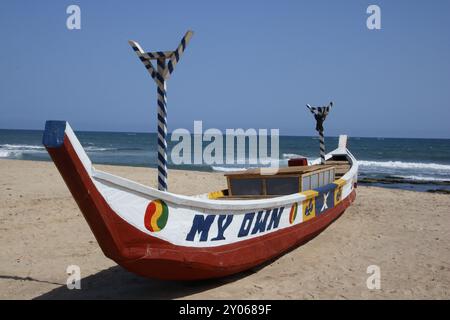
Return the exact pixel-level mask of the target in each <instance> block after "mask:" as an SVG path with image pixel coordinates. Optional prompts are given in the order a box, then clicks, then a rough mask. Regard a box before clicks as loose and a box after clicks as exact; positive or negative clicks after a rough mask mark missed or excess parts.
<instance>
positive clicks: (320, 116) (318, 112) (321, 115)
mask: <svg viewBox="0 0 450 320" xmlns="http://www.w3.org/2000/svg"><path fill="white" fill-rule="evenodd" d="M332 106H333V102H330V104H329V105H328V106H323V107H311V106H310V105H309V104H307V105H306V107H307V108H308V109H309V111H311V113H312V114H313V115H314V118H315V119H316V130H317V131H318V132H319V143H320V163H321V164H325V137H324V135H323V122H324V121H325V119H326V117H327V115H328V113H330V110H331V107H332Z"/></svg>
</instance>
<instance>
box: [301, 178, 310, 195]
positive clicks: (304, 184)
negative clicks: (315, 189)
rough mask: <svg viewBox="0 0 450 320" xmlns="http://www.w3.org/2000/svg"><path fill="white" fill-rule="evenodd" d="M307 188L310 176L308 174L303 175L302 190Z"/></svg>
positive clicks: (308, 187)
mask: <svg viewBox="0 0 450 320" xmlns="http://www.w3.org/2000/svg"><path fill="white" fill-rule="evenodd" d="M309 189H311V177H310V176H306V177H303V183H302V191H306V190H309Z"/></svg>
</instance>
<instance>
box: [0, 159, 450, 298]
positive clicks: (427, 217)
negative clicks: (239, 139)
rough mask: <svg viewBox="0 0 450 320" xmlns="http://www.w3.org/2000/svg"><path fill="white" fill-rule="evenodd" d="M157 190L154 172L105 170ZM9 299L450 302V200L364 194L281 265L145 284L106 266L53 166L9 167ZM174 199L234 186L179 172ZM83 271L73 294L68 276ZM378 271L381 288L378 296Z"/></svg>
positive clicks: (4, 215)
mask: <svg viewBox="0 0 450 320" xmlns="http://www.w3.org/2000/svg"><path fill="white" fill-rule="evenodd" d="M98 167H99V168H101V169H102V170H106V171H109V172H112V173H114V174H119V175H121V176H124V177H127V178H130V179H133V180H136V181H139V182H141V183H145V184H150V185H154V184H155V177H156V175H155V172H154V169H149V168H131V167H119V166H98ZM0 176H1V179H0V190H1V192H0V299H73V298H81V299H95V298H103V299H105V298H106V299H108V298H121V299H133V298H140V299H184V298H187V299H368V298H369V299H381V298H384V299H419V298H425V299H449V298H450V210H449V208H450V196H449V195H442V194H430V193H419V192H413V191H403V190H389V189H382V188H375V187H363V186H360V187H358V189H357V200H356V202H355V203H354V204H353V205H352V206H351V207H350V208H349V209H348V210H347V211H346V212H345V213H344V214H343V216H342V217H341V218H339V219H338V220H337V221H336V222H334V223H333V224H332V225H331V226H330V227H329V228H327V229H326V230H325V231H324V232H322V233H321V234H320V235H319V236H317V237H316V238H314V239H313V240H311V241H310V242H308V243H306V244H305V245H303V246H301V247H299V248H297V249H295V250H292V251H291V252H289V253H287V254H285V255H283V256H282V257H280V258H279V259H277V260H276V261H274V262H272V263H270V264H267V265H265V266H262V267H259V268H256V269H253V270H250V271H247V272H245V273H242V274H239V275H236V276H232V277H228V278H224V279H219V280H209V281H200V282H171V281H158V280H151V279H145V278H141V277H138V276H135V275H133V274H131V273H129V272H127V271H125V270H124V269H122V268H121V267H119V266H117V265H116V264H115V263H114V262H113V261H111V260H109V259H108V258H106V257H105V256H104V255H103V254H102V252H101V250H100V248H99V247H98V245H97V243H96V240H95V238H94V236H93V235H92V233H91V231H90V229H89V227H88V225H87V223H86V221H85V220H84V218H83V216H82V214H81V212H80V211H79V210H78V207H77V205H76V203H75V201H74V200H73V199H72V197H71V195H70V193H69V191H68V189H67V187H66V186H65V184H64V182H63V180H62V178H61V176H60V175H59V173H58V172H57V170H56V168H55V166H54V165H53V163H51V162H37V161H20V160H0ZM169 185H170V186H171V191H172V192H177V193H183V194H197V193H202V192H206V191H211V190H215V189H219V188H223V187H225V180H224V179H223V177H222V174H218V173H205V172H194V171H179V170H171V171H170V175H169ZM69 265H78V266H80V268H81V274H82V281H81V286H82V289H81V290H68V289H67V287H66V279H67V274H66V268H67V266H69ZM369 265H377V266H379V267H380V270H381V289H379V290H369V289H368V288H367V286H366V280H367V277H368V276H369V274H367V273H366V270H367V267H368V266H369Z"/></svg>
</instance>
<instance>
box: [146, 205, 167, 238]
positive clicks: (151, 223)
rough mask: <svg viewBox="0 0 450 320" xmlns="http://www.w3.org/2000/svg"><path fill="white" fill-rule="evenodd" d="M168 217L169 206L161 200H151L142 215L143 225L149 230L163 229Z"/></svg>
mask: <svg viewBox="0 0 450 320" xmlns="http://www.w3.org/2000/svg"><path fill="white" fill-rule="evenodd" d="M168 218H169V208H168V207H167V204H166V203H165V202H164V201H162V200H153V201H152V202H150V203H149V204H148V206H147V209H146V210H145V215H144V225H145V227H146V228H147V230H149V231H151V232H158V231H161V230H162V229H164V227H165V226H166V224H167V219H168Z"/></svg>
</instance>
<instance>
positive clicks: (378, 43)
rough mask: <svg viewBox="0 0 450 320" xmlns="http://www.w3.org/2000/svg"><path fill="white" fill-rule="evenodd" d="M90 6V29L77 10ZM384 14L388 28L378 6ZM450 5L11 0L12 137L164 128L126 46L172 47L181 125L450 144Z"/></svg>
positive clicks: (8, 82)
mask: <svg viewBox="0 0 450 320" xmlns="http://www.w3.org/2000/svg"><path fill="white" fill-rule="evenodd" d="M70 4H77V5H79V6H80V8H81V24H82V25H81V27H82V28H81V30H68V29H67V28H66V19H67V17H68V15H67V14H66V8H67V6H69V5H70ZM370 4H377V5H379V6H380V8H381V14H382V16H381V24H382V29H381V30H368V29H367V28H366V19H367V17H368V14H367V13H366V9H367V7H368V5H370ZM449 9H450V1H445V0H442V1H439V0H436V1H432V2H430V1H399V0H396V1H356V0H355V1H220V2H219V1H169V2H163V1H61V0H59V1H50V0H49V1H21V0H17V1H6V0H2V1H0V39H1V40H2V46H1V48H2V49H1V50H0V128H12V129H13V128H22V129H42V128H43V126H44V122H45V120H47V119H65V120H68V121H69V122H70V123H71V124H72V127H74V128H75V129H76V130H96V131H102V130H106V131H143V132H148V131H152V132H154V131H155V128H156V87H155V83H154V82H153V80H152V79H151V78H150V76H149V75H148V74H147V72H146V70H145V69H144V67H143V65H142V63H141V62H140V61H139V60H138V59H137V57H136V55H135V54H134V53H133V51H132V49H131V48H130V47H129V45H128V43H127V40H128V39H134V40H136V41H138V42H139V43H140V44H141V45H142V46H143V48H144V49H145V50H146V51H156V50H173V49H175V48H176V46H177V45H178V43H179V40H180V39H181V37H182V36H183V34H184V33H185V32H186V30H188V29H192V30H194V32H195V34H194V37H193V38H192V40H191V42H190V44H189V46H188V48H187V50H186V52H185V54H184V55H183V56H182V58H181V61H180V63H179V64H178V65H177V67H176V69H175V71H174V73H173V75H172V77H171V79H170V80H169V82H168V121H169V130H170V131H171V130H173V129H176V128H180V127H183V128H188V129H192V127H193V121H194V120H203V123H204V124H203V127H204V128H211V127H216V128H220V129H225V128H239V127H242V128H279V129H280V133H281V134H282V135H313V134H315V133H314V131H313V130H314V121H313V119H312V115H311V114H309V113H308V111H307V110H306V108H305V104H306V103H311V104H314V105H318V104H325V103H327V102H328V101H330V100H333V101H334V102H335V108H334V110H332V113H331V114H330V116H329V118H328V119H327V121H326V122H325V130H326V134H328V135H338V134H340V133H347V134H350V135H351V136H375V137H381V136H383V137H436V138H438V137H440V138H450V126H449V119H450V105H449V101H450V87H449V84H450V59H449V57H450V42H449V39H450V19H449V14H450V10H449Z"/></svg>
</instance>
